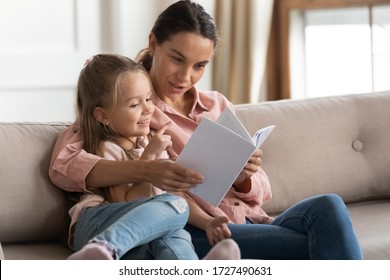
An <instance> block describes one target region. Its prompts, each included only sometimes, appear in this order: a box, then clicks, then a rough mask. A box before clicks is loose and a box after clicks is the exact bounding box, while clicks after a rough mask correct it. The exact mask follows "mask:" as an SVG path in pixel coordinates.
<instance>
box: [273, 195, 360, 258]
mask: <svg viewBox="0 0 390 280" xmlns="http://www.w3.org/2000/svg"><path fill="white" fill-rule="evenodd" d="M273 225H277V226H281V227H285V228H289V229H292V230H295V231H297V232H301V233H303V234H305V235H307V237H308V248H309V254H310V258H311V259H336V260H344V259H362V258H363V255H362V251H361V248H360V245H359V243H358V240H357V237H356V234H355V232H354V229H353V226H352V222H351V219H350V216H349V212H348V209H347V207H346V206H345V204H344V202H343V200H342V199H341V198H340V197H339V196H338V195H335V194H326V195H318V196H314V197H310V198H307V199H305V200H302V201H300V202H298V203H296V204H295V205H293V206H291V207H290V208H289V209H287V210H286V211H284V212H283V213H282V214H281V215H279V216H278V217H277V218H276V219H275V221H274V222H273Z"/></svg>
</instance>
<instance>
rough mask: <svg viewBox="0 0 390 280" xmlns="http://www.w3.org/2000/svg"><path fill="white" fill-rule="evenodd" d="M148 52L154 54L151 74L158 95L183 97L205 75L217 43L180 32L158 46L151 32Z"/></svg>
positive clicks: (162, 97)
mask: <svg viewBox="0 0 390 280" xmlns="http://www.w3.org/2000/svg"><path fill="white" fill-rule="evenodd" d="M149 51H150V53H151V55H152V56H153V64H152V68H151V69H150V72H149V75H150V78H151V80H152V83H153V88H154V90H155V92H156V94H157V95H158V96H159V97H160V98H161V99H162V100H164V99H166V98H176V97H177V96H182V95H183V94H184V93H185V92H186V91H187V90H188V89H190V88H191V87H193V86H194V85H195V84H196V83H197V82H198V81H199V80H200V78H202V76H203V73H204V71H205V67H206V65H207V64H208V63H209V61H210V59H211V57H212V55H213V53H214V42H213V41H212V40H210V39H207V38H204V37H202V36H201V35H198V34H195V33H189V32H181V33H178V34H176V35H174V36H172V38H171V39H170V40H167V41H165V42H164V43H162V44H160V45H159V44H157V42H156V39H155V37H154V35H153V34H151V35H150V38H149Z"/></svg>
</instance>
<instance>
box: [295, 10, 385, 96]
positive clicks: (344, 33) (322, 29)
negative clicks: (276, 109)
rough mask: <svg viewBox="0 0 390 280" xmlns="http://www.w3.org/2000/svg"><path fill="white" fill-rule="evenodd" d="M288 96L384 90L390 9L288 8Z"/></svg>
mask: <svg viewBox="0 0 390 280" xmlns="http://www.w3.org/2000/svg"><path fill="white" fill-rule="evenodd" d="M290 20H291V21H290V67H291V68H290V73H291V95H292V98H303V97H315V96H324V95H338V94H349V93H364V92H371V91H382V90H389V89H390V78H389V77H390V76H389V73H390V5H381V6H379V5H378V6H373V7H371V8H370V7H355V8H337V9H321V10H315V9H313V10H293V11H292V12H291V13H290Z"/></svg>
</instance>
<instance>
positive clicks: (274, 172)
mask: <svg viewBox="0 0 390 280" xmlns="http://www.w3.org/2000/svg"><path fill="white" fill-rule="evenodd" d="M236 113H237V115H238V117H239V118H240V120H241V121H242V122H243V124H244V125H245V126H246V127H247V129H248V131H249V132H250V133H251V134H253V133H254V132H255V131H256V130H258V129H260V128H262V127H264V126H267V125H271V124H274V125H276V128H275V129H274V130H273V132H272V134H271V135H270V136H269V138H268V139H267V140H266V142H265V143H264V144H263V146H262V150H263V164H262V166H263V168H264V170H265V171H266V173H267V174H268V176H269V178H270V181H271V186H272V192H273V198H272V200H271V201H270V202H269V203H266V204H265V205H264V209H265V210H267V211H268V212H270V213H278V212H280V211H282V210H284V209H285V208H287V207H289V206H290V205H291V204H293V203H295V202H297V201H299V200H301V199H303V198H306V197H309V196H311V195H315V194H321V193H331V192H332V193H337V194H339V195H341V197H342V198H343V199H344V200H345V201H346V202H347V203H348V202H357V201H363V200H369V199H374V198H381V197H387V198H388V197H390V148H389V145H390V92H381V93H370V94H358V95H345V96H337V97H336V96H333V97H320V98H313V99H305V100H282V101H269V102H262V103H260V104H250V105H247V104H244V105H237V106H236Z"/></svg>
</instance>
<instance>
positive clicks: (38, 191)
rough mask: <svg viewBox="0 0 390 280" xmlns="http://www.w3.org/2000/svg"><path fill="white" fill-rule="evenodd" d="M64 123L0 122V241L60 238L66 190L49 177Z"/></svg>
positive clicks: (65, 221)
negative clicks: (50, 166)
mask: <svg viewBox="0 0 390 280" xmlns="http://www.w3.org/2000/svg"><path fill="white" fill-rule="evenodd" d="M64 128H65V125H64V124H42V123H41V124H34V123H0V141H1V142H0V143H1V144H0V155H1V161H0V179H1V182H0V241H1V242H14V241H34V240H48V239H57V240H58V239H61V238H63V237H64V233H66V229H67V227H68V215H67V200H66V196H65V195H64V192H63V191H62V190H60V189H59V188H56V187H55V186H54V185H52V184H51V182H50V179H49V177H48V168H49V163H50V156H51V151H52V148H53V146H54V143H55V141H56V139H57V136H58V133H59V131H61V130H63V129H64Z"/></svg>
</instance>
